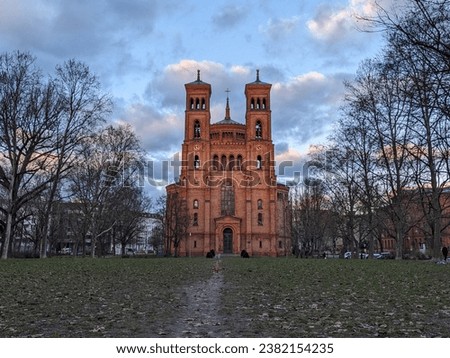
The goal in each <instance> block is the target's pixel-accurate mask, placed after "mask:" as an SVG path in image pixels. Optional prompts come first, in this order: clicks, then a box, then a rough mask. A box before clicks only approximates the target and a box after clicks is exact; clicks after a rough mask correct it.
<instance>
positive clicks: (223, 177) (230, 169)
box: [166, 71, 291, 256]
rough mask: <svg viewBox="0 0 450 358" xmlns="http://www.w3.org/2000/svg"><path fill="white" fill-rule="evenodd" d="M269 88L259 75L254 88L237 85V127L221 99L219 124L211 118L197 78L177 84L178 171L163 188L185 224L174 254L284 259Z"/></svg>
mask: <svg viewBox="0 0 450 358" xmlns="http://www.w3.org/2000/svg"><path fill="white" fill-rule="evenodd" d="M271 86H272V85H271V84H269V83H265V82H262V81H260V79H259V71H258V72H257V76H256V81H255V82H252V83H248V84H246V85H245V97H246V114H245V123H240V122H238V121H235V120H233V119H231V114H230V106H229V100H228V98H227V102H226V107H225V118H223V119H222V120H219V121H217V120H216V121H214V119H211V112H210V108H211V106H210V99H211V85H210V84H208V83H205V82H203V81H202V80H201V79H200V71H198V75H197V80H196V81H194V82H191V83H187V84H186V85H185V89H186V111H185V132H184V133H185V134H184V141H183V144H182V163H183V164H182V168H181V173H180V178H179V182H178V183H175V184H171V185H169V186H167V188H166V189H167V197H168V200H169V198H171V197H177V198H181V200H182V201H183V208H185V209H184V210H185V211H186V212H187V217H188V221H187V223H186V227H185V230H184V231H183V232H182V235H183V237H182V238H181V240H180V242H179V245H178V253H179V255H182V256H184V255H192V256H200V255H205V254H206V253H207V252H208V251H210V250H211V249H213V250H215V252H216V253H224V254H240V253H241V251H242V250H246V251H247V252H248V253H249V254H250V255H267V256H280V255H286V254H288V253H289V252H290V250H291V237H290V224H289V220H288V211H289V210H288V208H287V207H288V191H289V190H288V188H287V187H286V186H284V185H281V184H277V177H276V175H275V167H274V165H275V163H274V145H273V143H272V133H271V122H272V113H271V109H270V90H271ZM212 121H213V122H214V123H211V122H212ZM168 220H171V219H170V218H169V217H168ZM167 227H170V224H169V225H167ZM168 231H169V232H168V233H167V235H168V236H171V235H172V233H171V232H170V229H169V230H168Z"/></svg>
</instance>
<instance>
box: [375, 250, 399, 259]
mask: <svg viewBox="0 0 450 358" xmlns="http://www.w3.org/2000/svg"><path fill="white" fill-rule="evenodd" d="M375 255H377V257H375ZM373 258H376V259H379V260H387V259H394V258H395V256H394V255H392V253H390V252H380V253H379V254H373Z"/></svg>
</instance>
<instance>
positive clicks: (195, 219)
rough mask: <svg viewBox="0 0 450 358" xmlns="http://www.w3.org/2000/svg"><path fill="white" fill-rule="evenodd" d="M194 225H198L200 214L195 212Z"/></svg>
mask: <svg viewBox="0 0 450 358" xmlns="http://www.w3.org/2000/svg"><path fill="white" fill-rule="evenodd" d="M192 225H193V226H198V214H197V213H194V220H193V222H192Z"/></svg>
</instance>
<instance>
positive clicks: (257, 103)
mask: <svg viewBox="0 0 450 358" xmlns="http://www.w3.org/2000/svg"><path fill="white" fill-rule="evenodd" d="M260 108H261V101H260V99H259V98H257V99H256V109H260Z"/></svg>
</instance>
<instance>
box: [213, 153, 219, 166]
mask: <svg viewBox="0 0 450 358" xmlns="http://www.w3.org/2000/svg"><path fill="white" fill-rule="evenodd" d="M212 170H219V156H218V155H214V157H213V168H212Z"/></svg>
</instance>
